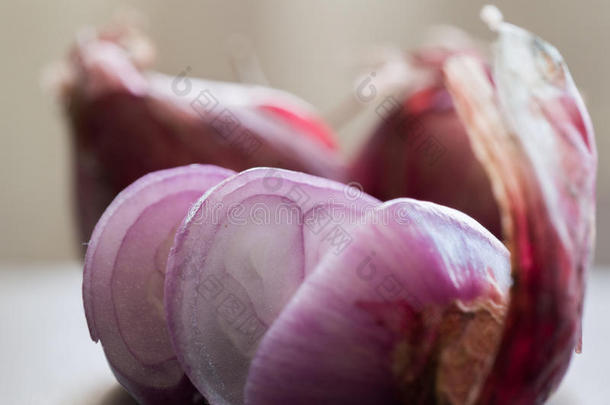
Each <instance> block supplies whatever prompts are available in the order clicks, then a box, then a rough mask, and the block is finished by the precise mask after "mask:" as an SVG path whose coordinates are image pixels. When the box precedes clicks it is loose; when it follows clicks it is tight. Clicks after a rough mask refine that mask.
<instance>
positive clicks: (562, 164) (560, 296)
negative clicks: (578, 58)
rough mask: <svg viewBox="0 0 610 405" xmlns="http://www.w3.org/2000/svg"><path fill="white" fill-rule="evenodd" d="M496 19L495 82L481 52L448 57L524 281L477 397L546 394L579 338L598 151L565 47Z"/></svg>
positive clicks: (529, 400)
mask: <svg viewBox="0 0 610 405" xmlns="http://www.w3.org/2000/svg"><path fill="white" fill-rule="evenodd" d="M495 14H496V15H497V13H495ZM494 21H495V19H494ZM490 25H492V28H493V29H495V30H497V31H498V34H499V39H498V41H497V44H496V49H495V61H494V69H493V83H492V82H491V81H490V78H489V76H488V75H487V74H486V73H485V71H484V70H483V69H482V68H481V66H480V64H479V63H478V62H477V61H475V60H473V59H471V58H467V57H458V58H455V59H453V60H451V61H450V62H449V63H448V64H447V66H446V67H445V72H446V76H447V84H448V87H449V89H450V91H451V93H452V96H453V99H454V102H455V105H456V107H457V110H458V112H459V114H460V116H461V117H462V120H463V121H464V123H465V125H466V127H467V130H468V134H469V136H470V138H471V141H472V144H473V148H474V151H475V153H476V155H477V157H478V158H479V160H480V161H481V162H482V163H483V165H484V167H485V169H486V170H487V172H488V174H489V176H490V179H491V180H492V184H493V190H494V194H495V196H496V199H497V200H498V204H499V206H500V208H501V214H502V223H503V229H504V238H505V239H506V241H507V243H508V245H509V248H510V251H511V260H512V274H513V278H514V280H515V284H514V287H513V288H512V290H511V294H510V295H511V297H510V308H509V312H508V315H507V320H506V325H505V330H504V333H503V338H502V341H501V344H500V347H499V352H498V355H497V358H496V359H495V364H494V367H493V369H492V371H491V374H490V376H489V378H488V381H487V383H486V386H485V389H484V391H483V393H482V396H481V398H480V400H479V402H478V403H480V404H496V405H502V404H534V403H536V404H538V403H543V402H544V401H545V400H546V399H547V398H548V396H549V395H550V394H551V393H552V392H553V391H554V389H555V388H556V387H557V386H558V384H559V382H560V381H561V379H562V377H563V375H564V374H565V371H566V369H567V367H568V364H569V361H570V358H571V355H572V352H573V351H574V349H575V348H576V349H577V350H579V349H580V336H581V330H580V321H581V315H582V304H583V296H584V289H585V287H584V284H585V274H586V271H587V269H588V268H589V266H590V262H591V254H592V250H593V241H594V223H595V177H596V170H597V152H596V150H595V141H594V134H593V129H592V126H591V121H590V118H589V115H588V113H587V111H586V108H585V107H584V104H583V102H582V99H581V97H580V95H579V93H578V90H577V88H576V86H575V84H574V82H573V80H572V78H571V76H570V73H569V71H568V69H567V67H566V65H565V62H564V61H563V59H562V58H561V55H560V54H559V52H558V51H557V50H556V49H555V48H554V47H552V46H551V45H549V44H548V43H546V42H544V41H543V40H541V39H540V38H537V37H535V36H534V35H532V34H531V33H529V32H527V31H525V30H523V29H521V28H519V27H516V26H514V25H511V24H507V23H503V22H498V21H495V22H493V24H491V23H490ZM494 84H495V86H496V87H495V88H494Z"/></svg>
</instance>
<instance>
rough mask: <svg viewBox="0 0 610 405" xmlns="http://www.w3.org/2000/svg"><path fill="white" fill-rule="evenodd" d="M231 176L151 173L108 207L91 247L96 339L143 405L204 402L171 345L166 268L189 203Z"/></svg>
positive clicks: (88, 299) (87, 274) (89, 302)
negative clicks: (165, 307)
mask: <svg viewBox="0 0 610 405" xmlns="http://www.w3.org/2000/svg"><path fill="white" fill-rule="evenodd" d="M232 174H233V172H232V171H230V170H227V169H222V168H219V167H215V166H204V165H191V166H185V167H179V168H174V169H167V170H163V171H159V172H155V173H151V174H148V175H146V176H144V177H142V178H141V179H139V180H138V181H136V182H135V183H134V184H132V185H131V186H129V187H128V188H127V189H125V190H124V191H123V192H121V193H120V194H119V195H118V196H117V198H116V199H115V200H114V201H113V203H112V204H110V206H109V207H108V209H107V210H106V212H105V213H104V215H103V216H102V218H101V219H100V221H99V223H98V224H97V226H96V228H95V231H94V233H93V236H92V238H91V241H90V243H89V245H88V248H87V255H86V259H85V271H84V281H83V301H84V305H85V314H86V317H87V322H88V325H89V330H90V332H91V338H92V339H93V340H94V341H96V342H97V341H100V342H101V344H102V347H103V349H104V353H105V355H106V358H107V359H108V362H109V364H110V366H111V368H112V370H113V372H114V374H115V375H116V377H117V379H118V380H119V382H120V383H121V384H122V385H123V386H124V387H125V388H126V389H127V390H128V391H129V392H130V393H131V394H132V395H133V396H134V397H135V398H136V399H137V400H138V401H139V402H140V403H142V404H166V403H184V404H186V403H194V401H197V400H198V399H199V400H200V399H201V396H200V395H199V394H198V393H197V391H196V390H195V389H194V388H193V386H192V385H191V383H190V381H189V380H188V378H187V377H186V376H185V375H184V372H183V371H182V368H181V366H180V364H179V363H178V361H177V360H176V358H175V354H174V350H173V347H172V345H171V342H170V340H169V334H168V332H167V326H166V322H165V313H164V310H163V286H164V278H165V265H166V261H167V255H168V253H169V249H170V247H171V246H172V244H173V240H174V233H175V231H176V229H177V228H178V226H179V225H180V223H181V221H182V220H183V218H184V216H185V215H186V213H187V212H188V210H189V208H190V207H191V205H192V203H193V202H195V201H196V200H197V199H198V198H199V197H200V196H201V194H203V193H204V192H205V191H206V190H207V189H208V188H210V187H212V186H214V185H216V184H217V183H219V182H220V181H222V180H224V179H225V178H227V177H229V176H231V175H232Z"/></svg>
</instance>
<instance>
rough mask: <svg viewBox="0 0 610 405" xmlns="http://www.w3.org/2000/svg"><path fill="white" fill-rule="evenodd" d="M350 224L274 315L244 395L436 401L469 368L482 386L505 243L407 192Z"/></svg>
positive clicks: (504, 277) (286, 399)
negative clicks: (346, 235)
mask: <svg viewBox="0 0 610 405" xmlns="http://www.w3.org/2000/svg"><path fill="white" fill-rule="evenodd" d="M352 236H353V238H354V242H353V243H352V244H351V245H350V246H349V247H348V248H347V249H346V250H345V251H344V252H343V253H342V254H341V255H340V256H335V255H328V256H326V258H325V259H324V260H323V261H322V262H321V264H320V265H319V267H318V268H317V269H316V271H315V272H314V273H313V275H312V276H311V277H309V278H308V279H307V280H306V281H305V282H304V284H303V285H302V286H301V288H300V289H299V290H298V292H297V293H296V295H295V296H294V297H293V299H292V300H291V301H290V303H289V304H288V305H287V307H286V308H285V309H284V311H283V312H282V313H281V315H280V316H279V318H278V319H277V320H276V321H275V322H274V323H273V325H271V327H270V329H269V331H268V332H267V334H266V335H265V336H264V338H263V340H262V342H261V344H260V347H259V349H258V351H257V352H256V356H255V358H254V360H253V361H252V366H251V368H250V373H249V376H248V381H247V387H246V401H245V403H246V404H249V405H258V404H261V405H263V404H264V405H275V404H278V405H280V404H303V405H305V404H333V405H341V404H346V405H348V404H349V405H355V404H367V405H369V404H370V405H372V404H402V403H436V402H435V399H436V395H439V396H438V398H440V399H443V400H445V399H451V400H454V399H455V398H456V397H457V396H458V395H462V396H459V399H462V397H463V396H464V394H462V393H459V392H457V393H456V391H458V390H459V389H461V388H462V387H459V386H456V385H457V384H455V383H456V381H459V382H460V383H462V384H465V383H467V382H470V381H471V380H470V379H472V381H474V382H477V383H479V385H478V386H477V385H476V384H474V383H473V384H472V387H469V388H470V389H471V390H472V391H473V392H476V388H477V387H479V388H480V383H481V382H482V381H484V378H483V377H484V376H485V373H486V371H487V370H488V368H489V366H490V365H491V360H492V358H490V357H489V354H490V353H489V351H491V353H493V350H494V349H495V346H494V345H493V344H492V343H493V341H492V342H489V346H488V345H482V346H480V347H476V345H477V344H479V343H480V341H482V340H484V339H486V338H488V337H489V338H491V337H493V334H492V335H490V334H486V332H485V329H484V328H483V327H481V326H486V327H488V328H489V329H490V330H491V331H493V330H495V331H497V333H496V335H495V336H496V341H497V337H499V331H501V328H500V327H499V325H500V324H501V322H502V306H503V305H504V301H505V299H506V295H507V291H508V288H509V286H510V263H509V259H508V251H507V250H506V248H505V247H504V246H503V245H502V244H501V243H500V242H499V241H498V240H497V239H496V238H494V237H493V235H491V234H490V233H489V232H488V231H487V230H485V229H484V228H483V227H482V226H481V225H480V224H478V223H477V222H476V221H474V220H473V219H471V218H470V217H468V216H466V215H464V214H462V213H460V212H458V211H455V210H452V209H450V208H446V207H443V206H439V205H436V204H433V203H428V202H419V201H415V200H409V199H398V200H393V201H389V202H387V203H385V204H383V205H381V206H379V207H378V208H377V209H376V210H375V212H374V213H372V214H371V215H369V216H368V218H367V220H366V224H365V225H361V226H360V227H359V228H357V229H356V230H354V231H353V234H352ZM456 301H457V302H458V304H457V306H456V307H454V311H450V310H449V311H448V312H443V311H445V310H447V309H448V308H450V307H451V306H452V305H454V304H455V302H456ZM475 303H476V304H475ZM455 309H457V310H455ZM456 316H457V318H456ZM462 318H464V319H462ZM466 318H467V320H466ZM458 320H460V321H458ZM480 322H483V323H480ZM456 324H458V326H460V327H463V328H464V330H459V328H458V327H456ZM468 326H470V329H468ZM447 330H449V331H450V332H451V333H453V334H450V333H448V332H447ZM449 337H451V338H452V339H451V340H450V339H449ZM490 347H491V348H490ZM456 353H457V354H456ZM460 356H461V357H460ZM459 361H461V363H459ZM429 363H438V364H440V365H439V366H437V367H438V371H437V370H435V369H431V370H428V369H426V368H425V367H426V366H427V364H429ZM435 365H436V364H435ZM456 372H457V373H460V374H461V373H465V372H468V373H470V375H468V376H466V377H464V376H462V377H461V378H456V376H455V373H456ZM426 373H431V378H430V379H429V380H426V379H424V378H422V377H421V374H425V377H430V375H428V374H426ZM435 373H436V374H435ZM460 380H461V381H460ZM430 384H431V385H430ZM435 389H436V390H437V391H439V394H437V392H436V391H435ZM445 389H446V391H444V390H445ZM467 394H471V392H470V391H469V392H468V393H467ZM466 396H467V395H466ZM441 402H442V401H441ZM442 403H445V402H442ZM446 403H455V404H457V403H464V402H446Z"/></svg>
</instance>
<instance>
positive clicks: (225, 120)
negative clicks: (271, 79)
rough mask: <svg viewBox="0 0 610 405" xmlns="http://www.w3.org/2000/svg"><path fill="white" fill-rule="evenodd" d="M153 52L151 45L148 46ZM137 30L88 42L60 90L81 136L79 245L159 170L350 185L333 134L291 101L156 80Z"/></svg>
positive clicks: (259, 91)
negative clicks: (258, 174) (207, 167)
mask: <svg viewBox="0 0 610 405" xmlns="http://www.w3.org/2000/svg"><path fill="white" fill-rule="evenodd" d="M143 44H146V45H143ZM142 49H144V50H145V51H146V50H149V45H148V43H147V42H146V41H145V39H144V38H143V37H142V36H141V35H138V34H137V33H136V32H135V31H134V30H133V29H130V28H127V27H115V29H111V30H106V31H102V32H100V33H98V34H95V33H93V34H90V35H89V36H87V35H82V36H81V38H79V43H78V44H77V46H75V47H74V49H73V50H72V52H71V54H70V57H69V59H68V61H67V63H66V65H67V66H66V67H65V70H66V72H65V73H64V78H63V81H60V84H59V87H60V93H61V95H62V101H63V103H64V105H65V108H66V110H67V113H68V118H69V121H70V124H71V127H72V131H73V134H74V143H75V148H74V151H75V160H76V193H77V195H78V220H79V226H80V236H81V238H82V239H83V240H87V239H88V238H89V235H90V233H91V230H92V228H93V226H94V224H95V223H96V221H97V220H98V218H99V216H100V215H101V213H102V212H103V210H104V208H105V207H106V206H107V204H109V203H110V201H111V200H112V198H114V196H115V195H116V194H117V193H118V192H119V191H120V190H122V189H123V188H124V187H126V186H127V185H128V184H130V183H132V182H133V181H135V180H136V179H137V178H139V177H140V176H142V175H144V174H146V173H149V172H151V171H155V170H160V169H165V168H170V167H176V166H181V165H184V164H188V163H210V164H215V165H219V166H223V167H227V168H231V169H234V170H238V171H240V170H244V169H247V168H250V167H255V166H277V167H285V168H289V169H293V170H299V171H303V172H309V173H314V174H317V175H320V176H324V177H329V178H342V177H343V163H342V161H341V159H340V157H339V155H338V153H337V151H336V144H335V141H334V138H333V134H332V133H331V132H330V130H329V129H328V128H327V127H326V126H325V125H324V124H323V122H322V121H321V120H320V118H318V116H317V113H316V112H315V111H314V109H313V107H311V106H310V105H308V104H307V103H305V102H304V101H302V100H300V99H298V98H297V97H295V96H292V95H290V94H288V93H286V92H282V91H279V90H274V89H270V88H265V87H261V86H254V85H240V84H231V83H223V82H214V81H207V80H198V79H192V78H189V77H186V74H187V73H188V72H190V69H191V68H190V67H188V68H187V69H185V71H183V72H181V73H180V74H178V75H177V76H176V77H170V76H166V75H162V74H160V73H156V72H151V71H147V70H146V69H145V67H146V65H148V64H150V61H149V60H148V59H151V58H150V56H149V53H150V52H151V51H149V52H143V51H142Z"/></svg>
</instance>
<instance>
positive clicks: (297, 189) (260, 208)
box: [165, 168, 379, 405]
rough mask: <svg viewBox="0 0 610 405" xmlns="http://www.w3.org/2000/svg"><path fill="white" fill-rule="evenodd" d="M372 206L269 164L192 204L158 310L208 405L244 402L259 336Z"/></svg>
mask: <svg viewBox="0 0 610 405" xmlns="http://www.w3.org/2000/svg"><path fill="white" fill-rule="evenodd" d="M378 203H379V202H378V201H377V200H376V199H374V198H372V197H370V196H368V195H366V194H363V193H361V192H360V190H358V189H356V188H351V187H348V186H345V185H343V184H340V183H336V182H334V181H331V180H327V179H323V178H318V177H314V176H310V175H306V174H303V173H296V172H291V171H287V170H279V169H271V168H256V169H251V170H247V171H245V172H242V173H240V174H238V175H236V176H234V177H231V178H230V179H227V180H226V181H224V182H223V183H221V184H219V185H218V186H216V187H215V188H213V189H211V190H210V191H209V192H208V193H206V195H204V196H203V197H202V198H201V199H200V200H199V202H198V203H197V206H196V207H195V209H194V210H193V211H192V212H191V214H190V215H189V217H188V218H187V220H186V222H185V226H184V227H183V228H181V229H180V231H179V232H178V233H177V235H176V242H175V245H174V248H173V249H172V252H171V253H170V258H169V260H168V273H167V278H166V284H165V305H166V313H167V316H168V325H169V330H170V333H171V336H172V341H173V343H174V346H175V348H176V352H177V355H178V359H179V361H180V362H181V363H182V365H183V367H184V370H185V372H186V373H187V375H188V376H189V377H190V379H191V381H193V384H194V385H195V386H196V387H197V388H198V389H199V390H200V391H201V392H202V393H203V394H204V395H205V397H206V398H207V399H208V401H209V402H210V403H211V404H214V405H216V404H238V403H243V392H244V386H245V382H246V375H247V371H248V367H249V364H250V361H251V358H252V357H253V355H254V353H255V351H256V347H257V345H258V342H259V340H260V338H261V336H262V335H263V334H264V333H265V331H266V329H267V328H268V327H269V325H271V324H272V323H273V321H274V320H275V319H276V318H277V316H278V315H279V314H280V312H281V311H282V309H283V307H284V306H285V305H286V303H287V302H288V301H289V300H290V298H291V297H292V295H293V294H294V292H295V291H296V290H297V289H298V287H299V286H300V285H301V283H302V282H303V280H304V279H305V277H306V276H308V275H309V274H310V273H311V272H312V271H313V269H314V268H315V267H316V265H317V263H318V262H319V260H320V258H321V257H323V256H324V254H333V253H335V254H338V253H340V251H342V250H343V249H345V248H346V246H348V245H349V243H350V242H351V237H350V235H349V233H348V231H347V229H348V227H349V225H350V224H353V223H355V222H357V221H358V220H359V219H360V218H361V216H362V215H363V214H364V213H365V212H367V210H368V211H372V210H373V209H374V207H375V206H376V205H378Z"/></svg>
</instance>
